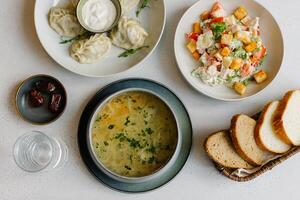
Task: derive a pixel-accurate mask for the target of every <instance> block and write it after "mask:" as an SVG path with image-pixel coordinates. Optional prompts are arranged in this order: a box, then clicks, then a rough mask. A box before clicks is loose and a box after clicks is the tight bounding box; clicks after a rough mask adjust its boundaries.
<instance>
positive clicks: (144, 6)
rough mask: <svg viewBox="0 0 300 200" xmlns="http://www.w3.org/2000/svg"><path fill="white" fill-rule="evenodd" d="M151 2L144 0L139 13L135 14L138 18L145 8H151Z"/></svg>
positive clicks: (138, 10)
mask: <svg viewBox="0 0 300 200" xmlns="http://www.w3.org/2000/svg"><path fill="white" fill-rule="evenodd" d="M149 2H150V0H143V2H142V4H141V6H140V7H139V8H138V9H137V11H136V13H135V14H136V16H137V17H138V16H139V15H140V13H141V12H142V10H143V9H144V8H147V7H148V8H149Z"/></svg>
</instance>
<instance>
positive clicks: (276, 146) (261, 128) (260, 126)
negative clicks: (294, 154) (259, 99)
mask: <svg viewBox="0 0 300 200" xmlns="http://www.w3.org/2000/svg"><path fill="white" fill-rule="evenodd" d="M279 103H280V102H279V101H273V102H271V103H269V104H267V105H266V106H265V107H264V109H263V111H262V113H261V115H260V117H259V119H258V121H257V124H256V127H255V131H254V138H255V141H256V143H257V145H258V146H259V147H261V148H262V149H264V150H266V151H269V152H272V153H278V154H281V153H285V152H287V151H288V150H289V149H290V148H291V145H288V144H285V143H284V142H283V141H282V140H281V139H280V137H278V135H277V134H276V133H275V131H274V129H273V124H272V123H273V117H274V113H275V111H276V109H277V108H278V105H279Z"/></svg>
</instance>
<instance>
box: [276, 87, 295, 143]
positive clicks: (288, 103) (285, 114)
mask: <svg viewBox="0 0 300 200" xmlns="http://www.w3.org/2000/svg"><path fill="white" fill-rule="evenodd" d="M273 128H274V130H275V132H276V133H277V134H278V136H279V137H280V138H281V139H282V141H284V142H285V143H286V144H291V145H295V146H300V90H293V91H289V92H287V93H286V94H285V96H284V97H283V99H282V100H281V102H280V104H279V106H278V108H277V110H276V112H275V115H274V119H273Z"/></svg>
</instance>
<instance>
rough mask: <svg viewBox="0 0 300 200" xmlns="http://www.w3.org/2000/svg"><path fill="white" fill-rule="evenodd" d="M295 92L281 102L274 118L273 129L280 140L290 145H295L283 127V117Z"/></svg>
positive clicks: (290, 92)
mask: <svg viewBox="0 0 300 200" xmlns="http://www.w3.org/2000/svg"><path fill="white" fill-rule="evenodd" d="M293 92H295V90H292V91H289V92H287V93H286V94H285V95H284V97H283V99H282V100H281V101H280V103H279V105H278V107H277V110H276V111H275V114H274V118H273V123H272V125H273V128H274V131H275V133H276V134H277V135H278V136H279V138H280V139H281V140H282V141H283V142H284V143H286V144H288V145H293V142H292V141H291V140H290V138H289V137H288V136H287V133H286V130H285V128H284V125H283V115H284V112H285V110H286V107H287V105H288V103H289V101H290V98H291V97H292V95H293Z"/></svg>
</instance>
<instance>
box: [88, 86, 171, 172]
mask: <svg viewBox="0 0 300 200" xmlns="http://www.w3.org/2000/svg"><path fill="white" fill-rule="evenodd" d="M92 143H93V149H94V151H95V153H96V155H97V157H98V159H99V160H100V161H101V163H102V164H103V165H104V166H105V167H106V168H107V169H109V170H110V171H112V172H114V173H116V174H119V175H122V176H127V177H141V176H146V175H150V174H152V173H153V172H155V171H156V170H158V169H160V168H161V167H163V166H164V165H165V164H166V163H167V162H168V161H169V159H170V158H171V156H172V155H173V153H174V151H175V148H176V144H177V126H176V121H175V119H174V116H173V114H172V112H171V111H170V109H169V108H168V106H167V105H166V104H165V103H164V102H162V101H161V100H160V99H158V98H157V97H156V96H154V95H152V94H149V93H146V92H127V93H124V94H121V95H119V96H116V97H114V98H112V99H111V100H109V102H107V103H106V104H105V105H104V106H103V108H102V110H101V111H100V112H99V113H98V114H97V118H96V120H95V122H94V124H93V130H92Z"/></svg>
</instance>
